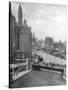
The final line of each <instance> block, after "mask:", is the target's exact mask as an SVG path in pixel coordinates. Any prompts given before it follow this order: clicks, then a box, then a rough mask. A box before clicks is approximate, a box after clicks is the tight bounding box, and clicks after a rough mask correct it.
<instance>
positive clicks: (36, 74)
mask: <svg viewBox="0 0 68 90" xmlns="http://www.w3.org/2000/svg"><path fill="white" fill-rule="evenodd" d="M65 84H66V81H65V80H64V79H63V78H61V75H59V74H56V73H54V72H48V71H38V70H33V71H31V72H30V73H28V74H26V75H24V76H22V77H20V78H19V79H17V80H16V81H14V82H13V83H12V84H11V87H12V88H21V87H37V86H55V85H65Z"/></svg>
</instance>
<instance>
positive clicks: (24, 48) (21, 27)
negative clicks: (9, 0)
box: [15, 4, 32, 58]
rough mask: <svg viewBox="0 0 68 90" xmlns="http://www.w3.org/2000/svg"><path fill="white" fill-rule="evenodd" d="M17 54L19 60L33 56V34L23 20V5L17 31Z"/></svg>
mask: <svg viewBox="0 0 68 90" xmlns="http://www.w3.org/2000/svg"><path fill="white" fill-rule="evenodd" d="M15 37H16V38H15V39H16V40H15V52H16V53H17V55H16V57H17V58H24V57H25V58H27V57H29V58H30V57H31V56H32V33H31V27H30V26H28V25H27V21H26V19H23V12H22V7H21V4H19V7H18V23H17V25H16V29H15Z"/></svg>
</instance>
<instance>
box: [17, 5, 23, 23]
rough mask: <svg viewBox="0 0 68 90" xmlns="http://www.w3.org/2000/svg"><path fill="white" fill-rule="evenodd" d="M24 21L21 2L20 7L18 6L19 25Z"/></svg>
mask: <svg viewBox="0 0 68 90" xmlns="http://www.w3.org/2000/svg"><path fill="white" fill-rule="evenodd" d="M22 21H23V13H22V7H21V4H19V8H18V25H22Z"/></svg>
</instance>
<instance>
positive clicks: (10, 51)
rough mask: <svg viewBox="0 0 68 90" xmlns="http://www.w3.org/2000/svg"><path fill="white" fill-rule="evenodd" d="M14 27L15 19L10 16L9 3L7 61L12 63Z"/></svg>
mask: <svg viewBox="0 0 68 90" xmlns="http://www.w3.org/2000/svg"><path fill="white" fill-rule="evenodd" d="M15 26H16V19H15V17H14V16H13V15H12V10H11V3H10V2H9V59H10V60H9V61H10V63H12V61H13V57H14V48H15Z"/></svg>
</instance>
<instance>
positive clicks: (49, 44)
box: [45, 37, 53, 49]
mask: <svg viewBox="0 0 68 90" xmlns="http://www.w3.org/2000/svg"><path fill="white" fill-rule="evenodd" d="M45 48H48V49H52V48H53V38H51V37H46V38H45Z"/></svg>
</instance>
